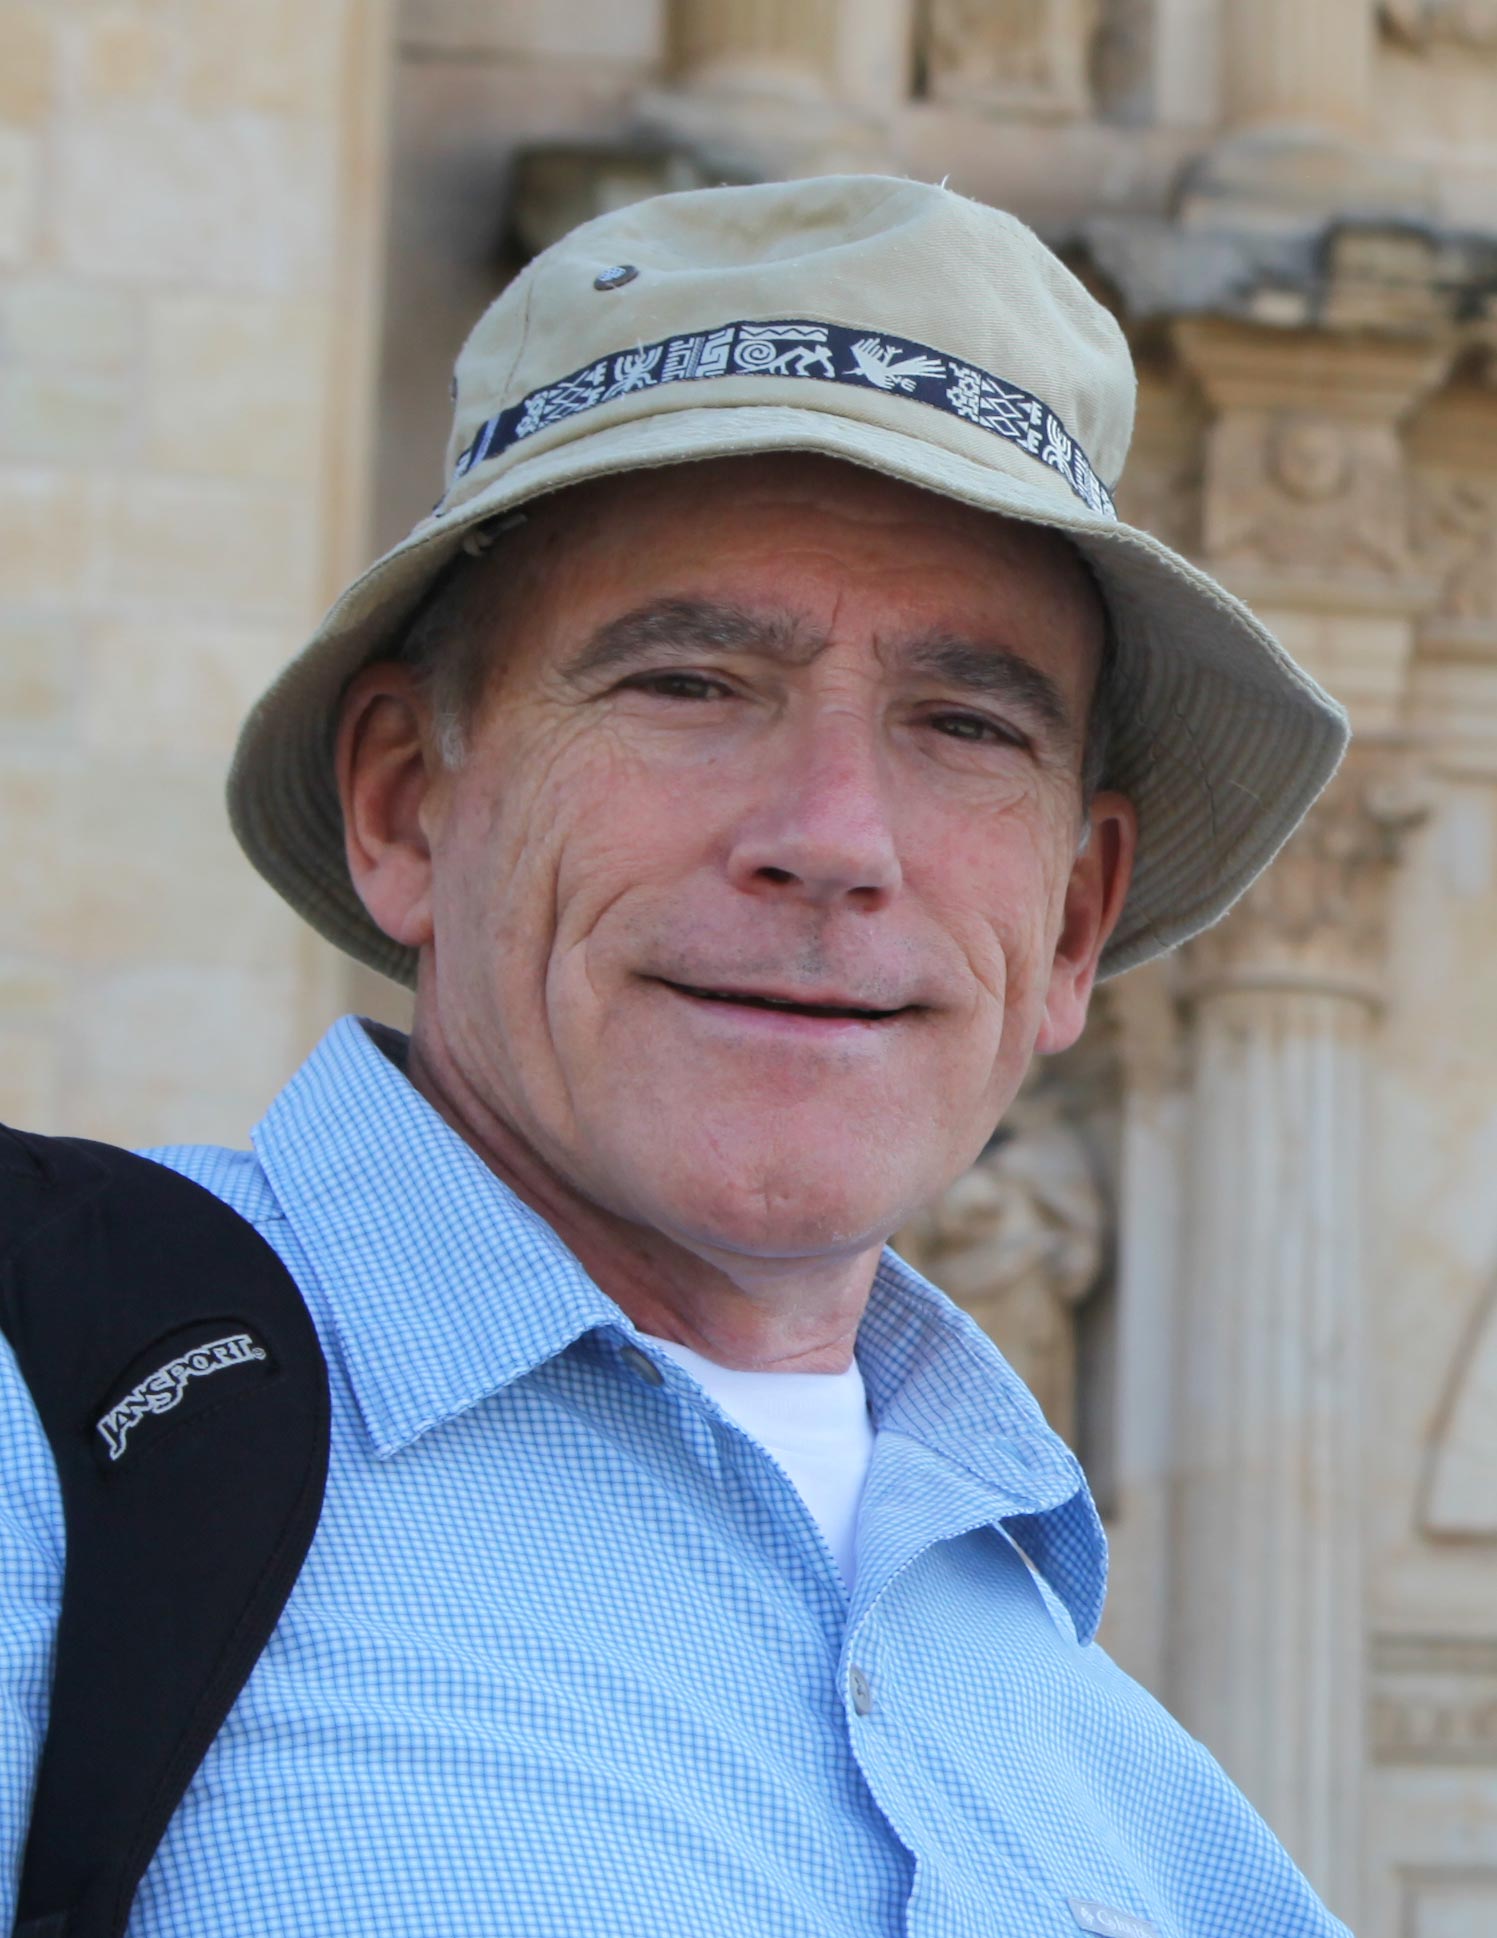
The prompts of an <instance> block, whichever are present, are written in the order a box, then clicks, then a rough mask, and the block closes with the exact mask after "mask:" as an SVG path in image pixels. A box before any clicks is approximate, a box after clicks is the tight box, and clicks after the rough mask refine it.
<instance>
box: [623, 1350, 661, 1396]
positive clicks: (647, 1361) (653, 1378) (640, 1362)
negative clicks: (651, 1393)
mask: <svg viewBox="0 0 1497 1938" xmlns="http://www.w3.org/2000/svg"><path fill="white" fill-rule="evenodd" d="M619 1358H620V1359H621V1360H623V1362H624V1364H625V1365H626V1366H627V1367H628V1368H629V1371H630V1372H631V1373H634V1374H637V1376H638V1377H639V1378H640V1379H642V1380H643V1381H644V1383H645V1385H646V1386H659V1385H660V1384H661V1382H662V1381H663V1380H664V1378H665V1375H664V1373H662V1372H661V1370H660V1368H659V1367H658V1366H657V1365H656V1364H655V1362H654V1360H653V1359H651V1358H650V1356H649V1354H648V1353H642V1352H641V1351H640V1350H639V1348H638V1346H620V1347H619Z"/></svg>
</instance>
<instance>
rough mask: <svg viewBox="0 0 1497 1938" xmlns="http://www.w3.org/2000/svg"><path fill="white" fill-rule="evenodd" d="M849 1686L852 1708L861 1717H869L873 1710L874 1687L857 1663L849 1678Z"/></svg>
mask: <svg viewBox="0 0 1497 1938" xmlns="http://www.w3.org/2000/svg"><path fill="white" fill-rule="evenodd" d="M847 1686H848V1688H849V1689H851V1691H852V1706H853V1708H854V1709H855V1710H856V1711H857V1712H858V1714H859V1715H860V1716H867V1715H869V1714H870V1713H871V1712H872V1709H873V1685H872V1683H870V1682H869V1680H868V1678H867V1676H865V1675H864V1674H863V1671H862V1670H861V1669H860V1668H859V1667H858V1665H857V1663H856V1662H855V1663H854V1664H853V1665H852V1668H851V1670H850V1671H849V1673H848V1677H847Z"/></svg>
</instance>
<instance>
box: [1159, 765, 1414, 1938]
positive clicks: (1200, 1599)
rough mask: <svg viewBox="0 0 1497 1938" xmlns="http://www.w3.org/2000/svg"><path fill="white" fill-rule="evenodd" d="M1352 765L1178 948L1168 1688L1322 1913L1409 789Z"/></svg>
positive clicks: (1338, 1763)
mask: <svg viewBox="0 0 1497 1938" xmlns="http://www.w3.org/2000/svg"><path fill="white" fill-rule="evenodd" d="M1390 759H1391V755H1390V753H1389V750H1387V749H1386V748H1378V749H1375V750H1374V751H1373V752H1372V753H1371V754H1370V755H1362V754H1358V755H1355V756H1353V758H1352V759H1351V761H1350V762H1349V764H1348V767H1347V769H1346V770H1344V771H1343V773H1342V775H1341V776H1340V777H1339V778H1338V779H1337V781H1336V782H1335V783H1334V785H1333V787H1332V789H1331V790H1330V793H1329V794H1328V795H1327V796H1326V797H1325V799H1324V800H1323V802H1322V803H1321V804H1320V805H1319V806H1318V807H1317V808H1316V809H1315V811H1314V812H1313V814H1312V816H1311V818H1310V820H1309V822H1308V823H1307V824H1306V826H1305V828H1304V829H1303V830H1302V831H1301V833H1300V834H1299V836H1298V837H1297V838H1296V840H1295V841H1294V843H1293V844H1292V846H1291V848H1290V849H1289V851H1288V852H1287V853H1286V854H1285V855H1283V856H1281V857H1280V859H1279V860H1278V861H1277V862H1276V863H1275V865H1274V867H1273V868H1272V869H1271V870H1270V871H1269V873H1268V875H1267V876H1266V877H1265V878H1264V880H1263V882H1262V883H1261V884H1260V886H1259V887H1258V888H1256V889H1255V890H1253V891H1252V892H1251V893H1250V894H1249V896H1248V897H1247V899H1246V901H1245V903H1243V904H1242V905H1241V906H1240V907H1239V908H1238V909H1237V910H1236V911H1234V913H1233V914H1232V916H1230V917H1229V918H1228V920H1227V922H1226V923H1225V924H1223V926H1222V927H1221V928H1220V929H1219V930H1216V931H1213V932H1212V934H1211V935H1210V936H1208V937H1204V938H1202V939H1201V940H1200V941H1199V942H1197V943H1195V944H1193V945H1192V947H1191V949H1190V952H1189V962H1188V971H1189V979H1190V980H1189V997H1188V1001H1189V1004H1190V1009H1191V1012H1192V1016H1193V1025H1194V1028H1193V1038H1194V1042H1193V1059H1194V1069H1193V1081H1192V1100H1191V1124H1190V1150H1191V1164H1192V1170H1191V1181H1190V1186H1189V1194H1188V1213H1187V1240H1186V1263H1185V1272H1184V1285H1185V1297H1184V1302H1183V1304H1184V1326H1183V1337H1182V1348H1183V1350H1182V1354H1181V1360H1180V1365H1179V1371H1180V1376H1181V1377H1180V1388H1179V1399H1178V1403H1177V1419H1178V1427H1179V1451H1180V1459H1181V1467H1180V1485H1179V1492H1178V1502H1179V1510H1180V1512H1179V1522H1178V1529H1179V1548H1178V1567H1177V1574H1176V1582H1175V1595H1174V1597H1173V1602H1172V1606H1173V1609H1174V1612H1175V1616H1176V1622H1175V1627H1174V1633H1173V1636H1172V1650H1171V1656H1172V1660H1171V1670H1172V1676H1171V1687H1172V1695H1173V1698H1174V1701H1175V1704H1176V1706H1177V1708H1178V1710H1179V1712H1180V1714H1181V1716H1182V1718H1183V1720H1184V1721H1185V1722H1186V1724H1187V1726H1188V1727H1189V1728H1191V1729H1192V1730H1194V1731H1195V1732H1196V1733H1197V1734H1199V1735H1200V1736H1202V1737H1203V1738H1204V1739H1205V1741H1206V1742H1207V1743H1208V1744H1209V1745H1210V1746H1211V1748H1212V1749H1213V1751H1214V1752H1215V1753H1216V1754H1217V1755H1218V1756H1219V1757H1220V1758H1221V1760H1222V1762H1223V1763H1224V1764H1225V1766H1226V1767H1227V1769H1228V1770H1229V1771H1230V1773H1231V1774H1232V1776H1233V1777H1234V1778H1235V1779H1236V1780H1237V1782H1239V1783H1240V1784H1241V1785H1242V1787H1243V1788H1244V1790H1246V1792H1247V1794H1248V1795H1249V1796H1250V1797H1251V1798H1252V1800H1253V1801H1254V1803H1256V1804H1257V1806H1258V1808H1259V1809H1260V1810H1262V1812H1263V1813H1264V1815H1265V1816H1266V1817H1267V1818H1268V1820H1269V1822H1270V1823H1271V1824H1272V1825H1273V1826H1274V1828H1275V1829H1276V1830H1277V1831H1278V1833H1279V1835H1280V1836H1281V1837H1283V1839H1284V1840H1285V1842H1286V1843H1287V1844H1288V1846H1289V1848H1290V1850H1291V1851H1292V1852H1293V1853H1294V1855H1295V1857H1296V1859H1297V1860H1298V1862H1299V1863H1300V1864H1301V1866H1302V1867H1303V1868H1304V1869H1305V1871H1306V1872H1307V1874H1308V1875H1309V1876H1310V1878H1311V1879H1312V1880H1313V1882H1314V1883H1315V1884H1316V1886H1317V1887H1318V1888H1319V1890H1320V1891H1321V1892H1322V1893H1323V1895H1324V1896H1325V1897H1326V1899H1327V1901H1328V1902H1329V1903H1330V1905H1331V1906H1332V1908H1333V1909H1334V1910H1335V1911H1336V1912H1337V1913H1338V1914H1339V1915H1340V1916H1341V1917H1343V1918H1346V1919H1354V1918H1355V1915H1356V1903H1355V1901H1356V1892H1357V1876H1358V1870H1359V1865H1360V1853H1361V1849H1362V1843H1363V1836H1362V1802H1361V1778H1362V1770H1363V1765H1364V1761H1365V1747H1364V1709H1365V1705H1366V1637H1365V1626H1364V1624H1365V1594H1364V1575H1363V1569H1364V1555H1363V1513H1364V1508H1363V1495H1362V1487H1363V1479H1362V1476H1363V1465H1364V1461H1363V1448H1364V1426H1365V1422H1364V1416H1363V1395H1364V1393H1365V1390H1366V1383H1367V1373H1366V1356H1365V1344H1364V1331H1365V1316H1364V1315H1365V1310H1366V1304H1367V1251H1366V1247H1367V1243H1368V1225H1369V1218H1370V1214H1371V1207H1370V1206H1369V1204H1368V1202H1367V1193H1366V1184H1365V1179H1366V1174H1367V1158H1368V1152H1367V1146H1366V1136H1367V1129H1366V1127H1367V1121H1368V1106H1369V1099H1368V1088H1369V1081H1370V1072H1371V1048H1372V1038H1373V1033H1374V1029H1375V1026H1376V1019H1377V1010H1378V1005H1379V1001H1380V996H1381V990H1380V984H1379V965H1380V962H1381V959H1382V949H1383V934H1382V924H1383V908H1384V902H1385V895H1386V887H1387V877H1388V873H1389V870H1390V868H1391V866H1392V864H1393V862H1394V859H1395V858H1396V854H1397V849H1398V841H1399V837H1400V834H1401V832H1402V830H1403V829H1404V828H1405V827H1406V826H1407V825H1408V824H1409V821H1410V820H1411V818H1412V809H1411V807H1410V797H1409V796H1408V794H1407V793H1406V792H1405V791H1404V790H1403V789H1401V788H1400V787H1399V786H1397V785H1396V784H1395V777H1394V774H1393V772H1392V771H1391V770H1390V768H1389V765H1388V763H1389V761H1390Z"/></svg>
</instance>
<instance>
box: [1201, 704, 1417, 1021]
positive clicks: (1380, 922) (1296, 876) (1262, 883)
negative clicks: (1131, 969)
mask: <svg viewBox="0 0 1497 1938" xmlns="http://www.w3.org/2000/svg"><path fill="white" fill-rule="evenodd" d="M1429 809H1430V795H1429V788H1428V782H1427V779H1426V776H1425V773H1424V770H1423V768H1422V766H1421V765H1420V762H1419V759H1418V757H1417V755H1416V753H1415V750H1414V748H1413V746H1412V744H1411V743H1410V742H1408V741H1402V740H1395V739H1389V740H1385V741H1382V742H1377V741H1374V742H1372V743H1358V744H1357V745H1355V746H1354V747H1353V749H1352V751H1351V753H1350V754H1349V755H1348V756H1347V759H1346V762H1345V764H1344V765H1343V767H1342V769H1341V771H1340V773H1339V774H1338V775H1337V777H1336V779H1335V780H1334V781H1332V783H1331V785H1330V786H1329V787H1328V788H1327V789H1326V791H1325V793H1324V794H1323V795H1322V796H1321V798H1320V799H1319V801H1317V803H1316V804H1315V806H1314V807H1313V808H1312V809H1311V810H1310V813H1309V815H1308V816H1307V817H1306V819H1305V821H1304V823H1303V824H1302V826H1301V827H1300V828H1299V830H1298V832H1297V833H1296V834H1295V835H1294V836H1293V837H1292V838H1291V840H1290V841H1289V843H1288V845H1287V846H1286V847H1285V848H1284V850H1283V851H1282V852H1281V853H1280V855H1279V856H1278V858H1277V859H1276V860H1275V861H1274V862H1273V864H1272V865H1271V866H1270V867H1269V869H1268V870H1267V871H1266V873H1265V874H1263V875H1262V876H1260V877H1259V879H1258V881H1257V882H1255V883H1254V885H1253V886H1252V888H1250V889H1249V890H1248V892H1247V894H1246V895H1245V896H1244V897H1243V898H1242V900H1241V901H1240V902H1239V903H1238V904H1237V906H1236V907H1235V908H1234V909H1233V910H1232V912H1231V913H1230V914H1229V915H1228V916H1227V918H1226V920H1225V921H1223V922H1221V923H1219V924H1218V925H1217V926H1216V927H1215V928H1214V929H1211V930H1209V931H1208V932H1207V933H1206V934H1205V935H1202V936H1198V937H1197V938H1196V940H1195V941H1194V942H1192V943H1191V944H1190V945H1189V948H1188V949H1187V951H1186V957H1185V963H1186V971H1185V976H1186V983H1185V986H1186V992H1187V1000H1189V1001H1191V1002H1193V1003H1197V1004H1198V1003H1200V1002H1203V1001H1208V1000H1210V999H1211V998H1213V997H1217V996H1221V995H1224V994H1232V993H1247V992H1256V993H1260V994H1272V995H1279V994H1285V993H1291V992H1305V993H1311V994H1316V995H1321V996H1340V997H1344V998H1346V999H1348V1000H1350V1001H1352V1002H1354V1003H1357V1004H1360V1005H1364V1006H1366V1007H1369V1008H1371V1009H1374V1010H1376V1009H1379V1008H1380V1007H1381V1004H1382V1001H1383V964H1384V960H1385V955H1386V944H1387V933H1386V929H1387V909H1388V890H1389V886H1390V883H1391V880H1392V876H1393V873H1394V870H1395V869H1396V867H1397V866H1398V863H1399V862H1400V860H1401V859H1402V857H1403V854H1404V852H1405V850H1406V847H1407V843H1408V840H1409V837H1410V835H1411V834H1412V833H1413V831H1414V830H1415V829H1416V828H1417V827H1419V825H1420V824H1421V823H1422V822H1423V821H1424V820H1425V819H1426V818H1427V816H1428V814H1429Z"/></svg>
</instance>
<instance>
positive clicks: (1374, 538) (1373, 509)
mask: <svg viewBox="0 0 1497 1938" xmlns="http://www.w3.org/2000/svg"><path fill="white" fill-rule="evenodd" d="M1174 341H1175V346H1176V349H1177V351H1178V352H1179V355H1180V357H1181V360H1182V362H1183V363H1184V365H1185V366H1186V368H1187V369H1188V370H1189V371H1190V372H1191V373H1192V374H1193V376H1194V378H1195V380H1196V383H1197V385H1198V386H1199V389H1200V392H1201V395H1202V397H1203V398H1204V399H1205V401H1206V404H1207V407H1208V412H1209V413H1210V415H1209V421H1208V423H1207V427H1206V432H1205V465H1204V485H1203V493H1202V504H1201V541H1202V543H1201V550H1202V553H1203V556H1204V560H1205V562H1206V563H1207V564H1208V565H1209V566H1210V568H1211V569H1212V570H1213V571H1214V572H1215V573H1216V574H1217V575H1218V576H1219V577H1220V578H1221V579H1222V580H1223V581H1224V582H1225V583H1226V584H1227V585H1229V586H1230V587H1231V588H1232V590H1233V591H1234V592H1236V593H1238V594H1239V596H1240V597H1242V598H1243V599H1245V600H1246V601H1247V602H1248V603H1249V604H1250V605H1251V606H1253V607H1254V608H1255V610H1257V611H1258V612H1259V613H1260V614H1261V615H1262V617H1263V618H1264V620H1265V621H1266V623H1267V624H1268V625H1269V626H1270V627H1271V628H1272V629H1273V630H1274V631H1275V632H1277V633H1278V634H1279V635H1280V637H1281V638H1283V640H1284V641H1285V644H1286V645H1287V646H1288V648H1289V650H1290V652H1292V653H1293V654H1294V655H1295V657H1296V658H1297V659H1298V660H1299V661H1300V663H1301V664H1302V665H1304V666H1306V667H1307V668H1308V669H1309V671H1311V672H1312V673H1314V674H1315V676H1316V677H1317V678H1318V679H1319V680H1321V681H1322V683H1323V684H1324V685H1326V686H1328V687H1329V688H1330V689H1331V691H1332V692H1333V693H1335V694H1336V696H1337V697H1338V698H1339V699H1340V700H1342V701H1343V702H1344V703H1345V705H1346V706H1347V707H1348V708H1349V709H1350V711H1351V714H1352V719H1353V724H1354V726H1355V727H1356V729H1357V731H1358V732H1359V733H1360V732H1367V731H1372V732H1374V733H1379V734H1387V733H1389V732H1396V731H1400V730H1401V729H1402V728H1403V725H1404V721H1405V711H1406V692H1407V687H1408V681H1409V668H1410V664H1411V661H1412V657H1413V649H1414V637H1415V622H1416V620H1417V619H1418V618H1419V616H1420V615H1421V614H1423V613H1424V612H1425V611H1427V610H1428V608H1429V607H1430V605H1431V604H1432V602H1433V600H1434V598H1435V596H1436V586H1435V582H1434V579H1433V575H1432V574H1431V573H1430V572H1429V571H1427V570H1426V569H1424V567H1423V566H1422V564H1421V560H1420V558H1419V556H1418V554H1417V553H1416V551H1415V549H1414V546H1413V544H1412V542H1411V531H1410V504H1409V475H1408V473H1409V467H1408V460H1407V454H1406V452H1405V449H1404V441H1403V435H1402V429H1403V425H1404V423H1405V420H1406V419H1407V418H1408V417H1409V416H1410V415H1411V413H1412V412H1413V411H1414V409H1415V408H1416V406H1417V405H1418V404H1419V403H1420V402H1421V400H1422V399H1423V398H1424V397H1426V396H1427V395H1428V394H1429V392H1430V391H1431V390H1432V389H1433V388H1434V387H1435V386H1436V385H1437V384H1438V383H1439V382H1440V381H1441V379H1442V377H1443V376H1444V374H1445V372H1446V371H1447V369H1448V368H1449V365H1450V362H1451V360H1452V358H1453V357H1454V355H1455V341H1454V337H1453V335H1450V336H1449V337H1443V336H1442V337H1441V338H1439V339H1438V340H1434V341H1432V340H1430V338H1428V337H1424V338H1413V337H1398V336H1392V335H1384V336H1372V335H1368V334H1355V335H1352V334H1347V335H1342V334H1340V333H1337V332H1332V331H1329V330H1321V331H1310V330H1277V329H1270V328H1266V327H1263V326H1261V325H1252V324H1245V323H1234V322H1226V321H1222V320H1207V319H1194V320H1190V321H1181V322H1178V323H1176V325H1175V326H1174Z"/></svg>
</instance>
